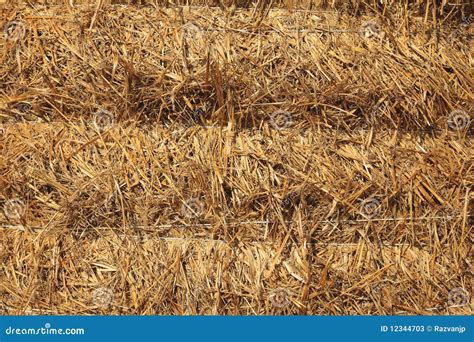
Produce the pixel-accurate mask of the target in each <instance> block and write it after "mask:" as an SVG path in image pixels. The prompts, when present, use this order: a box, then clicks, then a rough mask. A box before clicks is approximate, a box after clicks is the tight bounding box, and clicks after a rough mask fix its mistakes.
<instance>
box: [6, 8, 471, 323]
mask: <svg viewBox="0 0 474 342" xmlns="http://www.w3.org/2000/svg"><path fill="white" fill-rule="evenodd" d="M280 5H284V6H288V4H283V3H282V4H280ZM308 5H309V4H308ZM314 5H315V4H313V7H312V10H311V11H308V10H305V11H295V10H294V11H290V12H289V11H288V10H287V9H284V8H270V7H268V6H266V3H265V2H259V4H257V5H255V6H253V5H251V6H250V8H249V9H245V8H243V7H242V8H240V7H238V6H236V10H235V11H233V12H232V14H231V15H229V11H223V10H222V9H220V8H214V7H211V6H208V7H202V8H194V7H176V6H171V7H166V8H165V7H160V6H156V4H155V6H143V7H137V6H116V5H109V4H107V3H106V2H98V3H97V4H92V5H91V6H89V5H77V4H74V6H67V7H65V6H51V5H49V6H43V5H36V6H31V4H28V5H18V4H13V2H12V3H10V5H9V6H5V7H3V8H2V9H1V13H2V18H5V19H4V20H3V22H2V23H1V24H2V26H3V27H4V28H5V30H4V38H3V40H2V41H1V42H0V44H1V51H2V53H1V55H0V59H1V63H0V65H1V66H0V78H1V80H2V83H1V85H0V94H1V97H2V101H1V103H0V111H1V113H0V123H1V131H0V132H1V135H0V149H1V150H2V153H1V159H0V176H1V178H0V182H1V183H0V185H1V186H0V201H1V202H0V203H1V204H2V207H3V212H2V215H0V224H1V227H2V228H0V229H1V235H0V239H1V245H0V255H1V257H2V259H3V260H4V263H3V267H2V271H1V272H0V291H1V294H2V295H1V297H2V302H3V305H4V311H5V312H7V313H61V314H65V313H68V314H85V313H88V314H90V313H99V312H102V313H110V314H112V313H114V314H132V313H133V314H209V313H211V314H269V313H284V314H290V313H293V314H294V313H300V314H375V313H377V314H399V313H405V314H406V313H409V314H428V313H463V314H466V313H469V312H471V307H470V292H472V283H471V282H472V265H471V261H470V256H471V257H472V209H473V208H472V203H473V202H472V200H473V196H472V185H473V176H472V175H473V173H472V156H473V155H474V153H473V146H472V125H471V113H472V106H473V98H472V93H473V92H472V79H473V71H472V65H471V63H472V62H471V61H470V59H469V56H470V54H472V44H469V42H470V39H471V31H470V26H469V24H466V20H469V17H468V18H467V19H466V17H465V16H464V19H459V18H458V19H456V18H454V17H453V18H451V17H449V18H447V19H446V21H444V22H445V24H443V25H440V23H439V22H438V21H437V20H436V18H437V17H436V15H438V14H440V12H441V11H444V12H446V9H443V8H441V7H439V8H435V11H434V12H431V10H432V9H429V8H428V7H425V8H424V13H425V14H427V15H425V16H421V17H417V16H414V15H412V14H413V12H409V10H410V9H409V8H408V6H405V7H403V6H400V7H394V8H385V9H383V8H382V9H380V11H381V12H376V11H378V10H379V9H374V10H373V11H371V10H370V9H367V8H366V7H360V11H361V13H360V15H358V16H353V15H350V14H349V13H347V12H343V11H340V12H328V11H327V10H326V9H325V10H324V11H322V10H321V8H319V7H318V8H316V6H314ZM259 6H260V7H259ZM259 8H260V9H261V10H257V9H259ZM308 8H309V7H306V9H308ZM458 9H459V12H457V13H459V15H460V16H461V17H462V11H463V9H464V7H458ZM411 10H412V9H411ZM376 13H377V14H376ZM431 13H434V18H433V17H431V16H430V14H431ZM409 14H411V15H410V16H409ZM448 19H449V20H448ZM462 20H464V21H462ZM433 28H436V30H433Z"/></svg>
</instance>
